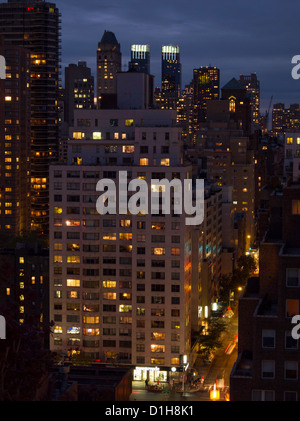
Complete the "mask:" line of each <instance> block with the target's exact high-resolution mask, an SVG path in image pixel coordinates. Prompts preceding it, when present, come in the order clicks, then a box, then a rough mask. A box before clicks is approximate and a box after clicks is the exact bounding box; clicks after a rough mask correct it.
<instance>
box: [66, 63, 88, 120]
mask: <svg viewBox="0 0 300 421" xmlns="http://www.w3.org/2000/svg"><path fill="white" fill-rule="evenodd" d="M76 108H79V109H85V110H91V109H93V108H94V76H92V71H91V69H90V68H89V67H87V65H86V62H85V61H79V62H78V64H69V66H67V67H66V68H65V91H64V116H65V121H66V122H67V124H68V126H73V125H74V110H75V109H76Z"/></svg>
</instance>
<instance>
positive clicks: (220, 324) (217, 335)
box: [198, 319, 227, 357]
mask: <svg viewBox="0 0 300 421" xmlns="http://www.w3.org/2000/svg"><path fill="white" fill-rule="evenodd" d="M226 329H227V327H226V322H225V321H224V320H223V319H211V320H210V321H209V325H208V329H207V332H206V333H205V334H201V335H199V337H198V344H199V352H198V353H199V354H200V355H201V356H203V357H205V356H207V355H209V354H210V353H211V352H214V351H215V350H216V349H217V348H219V347H220V346H221V345H222V342H221V336H222V334H223V333H224V332H225V331H226Z"/></svg>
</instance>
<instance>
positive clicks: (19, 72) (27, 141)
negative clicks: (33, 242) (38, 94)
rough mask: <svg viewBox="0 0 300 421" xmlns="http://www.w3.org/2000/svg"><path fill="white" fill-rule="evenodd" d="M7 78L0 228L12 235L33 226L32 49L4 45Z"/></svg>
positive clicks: (1, 106)
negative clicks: (31, 184) (31, 201)
mask: <svg viewBox="0 0 300 421" xmlns="http://www.w3.org/2000/svg"><path fill="white" fill-rule="evenodd" d="M0 54H1V55H3V56H4V57H5V59H6V66H7V67H6V80H0V88H1V98H0V134H1V139H2V141H1V145H0V166H1V172H0V231H1V232H5V231H7V232H9V233H11V235H12V236H16V235H20V234H23V233H24V232H26V231H27V232H28V231H29V230H30V227H31V213H30V212H31V203H30V198H31V194H30V190H31V188H30V187H31V186H30V181H31V180H30V168H31V165H30V163H31V131H30V107H31V96H30V52H29V50H27V49H24V48H22V47H18V46H12V45H6V44H1V40H0Z"/></svg>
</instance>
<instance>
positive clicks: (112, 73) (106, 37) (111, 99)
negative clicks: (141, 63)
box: [97, 31, 122, 109]
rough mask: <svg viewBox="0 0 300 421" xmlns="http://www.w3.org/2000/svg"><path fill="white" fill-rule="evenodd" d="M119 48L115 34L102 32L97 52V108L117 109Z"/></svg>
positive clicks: (119, 69) (120, 65) (120, 59)
mask: <svg viewBox="0 0 300 421" xmlns="http://www.w3.org/2000/svg"><path fill="white" fill-rule="evenodd" d="M121 67H122V54H121V47H120V44H119V43H118V41H117V38H116V36H115V34H114V33H113V32H111V31H104V34H103V36H102V38H101V41H100V42H99V44H98V51H97V103H98V108H102V109H103V108H106V109H107V108H110V109H111V108H116V107H117V73H118V72H120V71H121Z"/></svg>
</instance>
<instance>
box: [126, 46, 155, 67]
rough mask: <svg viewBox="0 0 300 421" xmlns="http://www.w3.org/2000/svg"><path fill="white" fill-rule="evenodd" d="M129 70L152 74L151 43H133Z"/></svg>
mask: <svg viewBox="0 0 300 421" xmlns="http://www.w3.org/2000/svg"><path fill="white" fill-rule="evenodd" d="M130 52H131V61H130V62H129V70H134V71H136V72H144V73H148V74H150V45H148V44H146V45H141V44H133V45H132V46H131V49H130Z"/></svg>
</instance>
